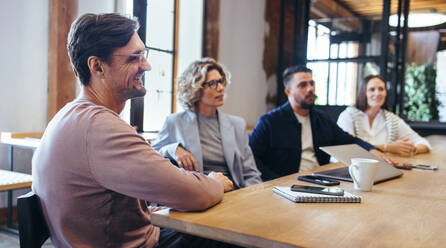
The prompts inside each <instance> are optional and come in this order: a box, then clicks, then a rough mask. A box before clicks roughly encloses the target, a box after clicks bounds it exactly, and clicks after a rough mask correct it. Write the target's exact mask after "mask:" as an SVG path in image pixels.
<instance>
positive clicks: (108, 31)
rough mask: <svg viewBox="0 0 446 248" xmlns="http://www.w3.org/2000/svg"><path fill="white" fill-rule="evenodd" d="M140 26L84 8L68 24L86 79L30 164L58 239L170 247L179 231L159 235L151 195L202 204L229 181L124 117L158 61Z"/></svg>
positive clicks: (72, 50)
mask: <svg viewBox="0 0 446 248" xmlns="http://www.w3.org/2000/svg"><path fill="white" fill-rule="evenodd" d="M137 29H138V23H137V21H135V20H132V19H129V18H127V17H123V16H121V15H118V14H104V15H94V14H86V15H83V16H81V17H79V18H78V19H77V20H76V21H75V22H74V23H73V25H72V27H71V30H70V33H69V38H68V51H69V55H70V59H71V62H72V65H73V68H74V71H75V72H76V75H77V76H78V77H79V79H80V80H81V82H82V85H83V87H81V93H80V96H79V97H78V98H77V99H75V100H74V101H73V102H70V103H68V104H67V105H65V106H64V107H63V108H62V109H61V110H60V111H59V112H58V113H57V114H56V115H55V116H54V118H53V119H52V120H51V122H50V123H49V124H48V127H47V129H46V130H45V133H44V135H43V138H42V140H41V143H40V146H39V148H38V149H37V151H36V153H35V154H34V157H33V165H32V166H33V168H32V169H33V173H32V174H33V185H32V187H33V191H34V192H35V193H36V194H37V195H38V196H39V198H40V201H41V204H42V209H43V212H44V215H45V219H46V220H47V223H48V227H49V230H50V233H51V238H52V241H53V244H54V245H55V246H56V247H154V246H156V245H157V244H158V243H159V245H160V246H161V247H166V246H170V245H172V246H173V245H174V243H175V242H176V241H178V239H179V236H178V235H171V234H172V231H170V233H169V232H167V233H168V235H167V236H168V237H167V238H165V237H166V236H163V231H161V236H160V229H159V228H157V227H154V226H153V225H152V224H151V221H150V213H151V211H153V209H152V208H149V207H148V206H147V204H146V201H150V202H154V203H159V204H162V205H164V206H168V207H172V208H175V209H179V210H204V209H206V208H209V207H211V206H213V205H215V204H217V203H218V202H220V201H221V199H222V197H223V192H224V191H225V190H227V189H228V188H229V187H231V182H230V181H229V179H228V178H226V177H225V176H223V175H222V174H221V173H211V174H209V175H208V176H205V175H202V174H200V173H197V172H190V171H185V170H183V169H179V168H177V167H175V166H173V165H172V164H171V163H170V162H169V160H167V159H164V158H162V157H161V156H160V155H159V154H158V153H156V152H155V151H154V150H153V149H152V148H151V147H150V145H149V144H148V143H147V142H146V141H145V140H144V139H143V138H142V137H141V136H140V135H138V134H137V133H136V132H135V130H134V129H133V128H132V127H131V126H129V125H128V124H127V123H125V122H124V121H123V120H122V119H120V117H119V113H120V112H121V111H122V109H123V108H124V104H125V102H126V100H128V99H130V98H133V97H137V96H143V95H144V94H145V92H146V90H145V88H144V86H143V85H142V77H143V75H144V72H146V71H149V70H150V69H151V66H150V64H149V63H148V61H147V53H148V50H147V48H146V47H145V45H144V43H143V42H142V41H141V39H140V38H139V36H138V34H137V33H136V30H137ZM164 230H165V229H164ZM178 244H179V243H176V245H178ZM180 245H181V244H180Z"/></svg>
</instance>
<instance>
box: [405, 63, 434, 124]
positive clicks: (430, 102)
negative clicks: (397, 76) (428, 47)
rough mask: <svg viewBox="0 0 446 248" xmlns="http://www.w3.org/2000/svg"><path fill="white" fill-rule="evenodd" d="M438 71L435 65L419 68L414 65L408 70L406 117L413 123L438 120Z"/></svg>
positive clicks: (408, 67) (409, 66)
mask: <svg viewBox="0 0 446 248" xmlns="http://www.w3.org/2000/svg"><path fill="white" fill-rule="evenodd" d="M436 77H437V70H436V68H435V67H434V65H433V64H425V65H421V66H417V65H416V64H415V63H412V64H410V65H408V66H407V69H406V81H405V87H404V91H405V96H404V100H405V101H404V102H405V104H404V110H403V111H404V115H405V116H407V119H408V120H411V121H432V120H438V118H439V116H438V107H439V106H440V102H439V101H438V99H437V94H436V93H437V92H436V90H435V80H436Z"/></svg>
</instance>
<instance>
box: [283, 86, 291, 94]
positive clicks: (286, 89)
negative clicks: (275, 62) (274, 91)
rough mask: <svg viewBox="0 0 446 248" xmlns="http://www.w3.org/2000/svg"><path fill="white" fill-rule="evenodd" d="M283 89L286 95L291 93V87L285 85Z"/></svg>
mask: <svg viewBox="0 0 446 248" xmlns="http://www.w3.org/2000/svg"><path fill="white" fill-rule="evenodd" d="M283 91H284V92H285V95H287V96H289V95H290V88H288V87H285V89H284V90H283Z"/></svg>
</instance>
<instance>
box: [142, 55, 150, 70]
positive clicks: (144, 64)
mask: <svg viewBox="0 0 446 248" xmlns="http://www.w3.org/2000/svg"><path fill="white" fill-rule="evenodd" d="M141 67H142V69H143V70H144V71H150V70H152V66H151V65H150V63H149V61H148V60H147V59H146V58H143V60H142V62H141Z"/></svg>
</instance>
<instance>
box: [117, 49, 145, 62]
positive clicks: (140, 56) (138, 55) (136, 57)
mask: <svg viewBox="0 0 446 248" xmlns="http://www.w3.org/2000/svg"><path fill="white" fill-rule="evenodd" d="M149 51H150V49H149V48H148V47H145V48H144V50H143V51H141V52H140V53H131V54H112V56H129V57H130V59H131V60H132V59H134V60H138V62H142V59H143V58H145V59H147V58H148V57H149Z"/></svg>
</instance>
